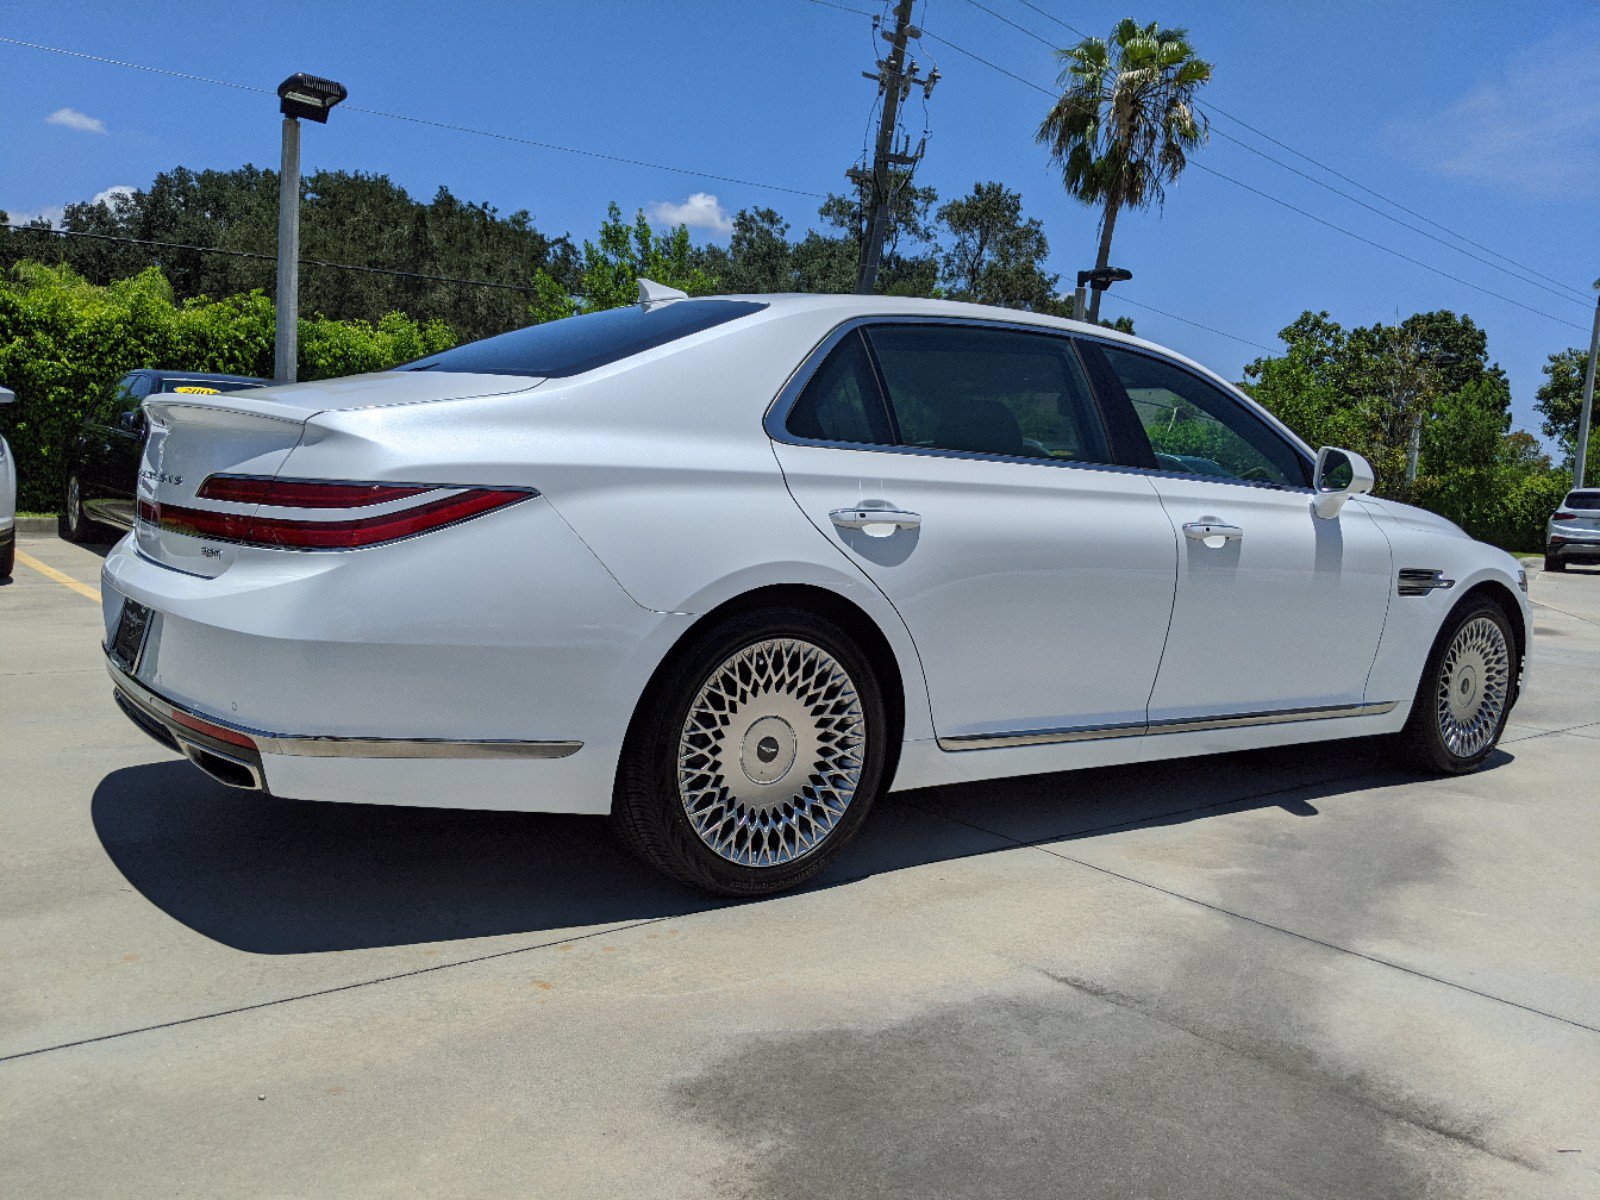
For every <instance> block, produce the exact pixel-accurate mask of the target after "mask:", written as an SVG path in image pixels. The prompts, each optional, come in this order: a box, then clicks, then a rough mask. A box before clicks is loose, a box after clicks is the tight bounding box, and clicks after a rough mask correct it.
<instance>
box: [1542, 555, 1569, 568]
mask: <svg viewBox="0 0 1600 1200" xmlns="http://www.w3.org/2000/svg"><path fill="white" fill-rule="evenodd" d="M1544 569H1545V570H1546V571H1565V570H1566V569H1567V564H1566V563H1565V562H1564V561H1562V560H1561V559H1559V558H1553V557H1551V556H1550V555H1548V554H1546V555H1545V556H1544Z"/></svg>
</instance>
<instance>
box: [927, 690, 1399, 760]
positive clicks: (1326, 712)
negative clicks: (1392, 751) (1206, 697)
mask: <svg viewBox="0 0 1600 1200" xmlns="http://www.w3.org/2000/svg"><path fill="white" fill-rule="evenodd" d="M1399 703H1400V702H1399V701H1398V700H1385V701H1380V702H1378V703H1375V704H1328V705H1323V706H1321V707H1317V708H1283V709H1277V710H1275V711H1273V712H1254V713H1237V714H1235V715H1232V716H1225V717H1186V718H1184V719H1182V720H1178V721H1156V722H1150V723H1147V722H1144V721H1138V722H1134V723H1132V724H1128V725H1085V726H1080V727H1079V728H1076V729H1040V730H1036V731H1030V732H1027V733H993V734H975V735H971V736H967V737H953V738H940V739H939V749H941V750H1000V749H1005V748H1008V747H1012V746H1047V745H1051V744H1054V743H1058V742H1097V741H1102V740H1104V739H1106V738H1120V737H1154V736H1156V735H1157V734H1164V733H1199V732H1202V731H1204V730H1208V729H1239V728H1242V727H1245V726H1249V725H1287V724H1291V723H1293V722H1296V721H1326V720H1329V719H1331V718H1334V717H1376V716H1382V715H1383V714H1384V713H1386V712H1393V711H1394V710H1395V708H1397V707H1398V706H1399Z"/></svg>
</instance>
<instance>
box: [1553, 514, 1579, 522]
mask: <svg viewBox="0 0 1600 1200" xmlns="http://www.w3.org/2000/svg"><path fill="white" fill-rule="evenodd" d="M1550 519H1551V520H1552V521H1576V520H1577V519H1578V514H1577V513H1552V514H1551V515H1550Z"/></svg>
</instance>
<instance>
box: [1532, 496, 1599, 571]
mask: <svg viewBox="0 0 1600 1200" xmlns="http://www.w3.org/2000/svg"><path fill="white" fill-rule="evenodd" d="M1569 562H1590V563H1600V488H1579V489H1578V490H1577V491H1574V492H1568V493H1567V498H1566V499H1565V500H1563V501H1562V502H1561V507H1560V508H1558V509H1556V511H1555V512H1553V513H1551V514H1550V520H1549V521H1548V522H1547V523H1546V524H1545V531H1544V569H1545V570H1546V571H1565V570H1566V569H1567V564H1568V563H1569Z"/></svg>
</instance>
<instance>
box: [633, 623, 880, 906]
mask: <svg viewBox="0 0 1600 1200" xmlns="http://www.w3.org/2000/svg"><path fill="white" fill-rule="evenodd" d="M693 638H694V640H693V642H692V643H691V644H690V645H689V646H687V647H686V648H685V649H684V650H683V651H682V652H681V653H678V654H675V655H674V658H673V659H672V661H671V662H670V663H669V664H668V665H667V666H666V667H665V668H664V669H663V671H662V672H661V674H660V675H659V676H658V677H657V678H656V679H655V680H654V681H652V683H651V686H650V688H649V689H648V690H647V691H646V693H645V696H644V698H643V699H642V700H641V701H640V704H639V709H638V712H637V713H636V715H635V717H634V721H633V727H632V728H631V729H630V730H629V733H628V739H627V742H626V744H625V745H624V746H623V750H622V755H621V760H620V762H619V764H618V768H617V783H616V791H615V794H614V796H613V799H612V807H611V825H612V828H613V829H614V830H615V831H616V833H617V836H618V837H619V839H620V840H621V841H622V842H623V844H624V845H625V846H626V847H627V848H628V849H629V850H630V851H632V852H633V853H634V854H635V855H637V856H638V857H639V858H641V859H643V860H644V861H645V862H647V863H649V864H650V865H651V866H653V867H655V868H656V869H657V870H658V871H661V872H662V873H663V874H665V875H667V876H669V877H671V878H672V879H675V880H677V881H678V882H680V883H684V884H688V885H689V886H691V887H696V888H700V889H702V890H705V891H708V892H714V893H717V894H718V895H723V896H740V897H752V896H765V895H770V894H772V893H774V892H781V891H785V890H787V889H789V888H793V887H798V886H799V885H800V884H802V883H805V882H806V881H807V880H809V879H811V878H813V877H814V876H815V875H816V874H817V873H818V872H820V871H821V870H823V869H824V868H825V867H826V866H827V865H828V864H829V863H830V862H832V861H833V859H834V858H835V857H836V856H837V855H838V853H839V851H840V850H842V849H843V848H844V846H845V844H846V843H847V842H849V840H850V839H851V838H852V837H853V836H854V835H855V833H856V831H857V830H858V829H860V827H861V824H862V822H863V821H865V820H866V817H867V813H868V811H869V810H870V809H871V807H872V804H873V802H874V801H875V800H876V799H877V797H878V795H879V793H880V792H881V791H882V790H883V788H884V786H885V785H886V780H885V778H884V776H885V764H886V763H887V761H888V751H889V746H888V740H889V721H888V714H887V709H886V707H885V704H884V698H883V690H882V688H881V686H880V684H879V682H878V680H877V677H876V675H875V674H874V672H873V669H872V665H871V663H870V661H869V660H868V658H867V656H866V654H865V653H863V652H862V650H861V648H860V647H859V646H858V645H857V644H856V642H855V641H854V639H852V638H851V637H850V635H849V634H848V633H846V632H845V631H844V630H843V629H841V628H840V627H839V626H838V625H836V624H834V623H833V622H832V621H829V620H827V619H826V618H824V617H820V616H818V615H817V614H815V613H812V612H808V611H806V610H804V609H798V608H782V609H767V610H762V611H758V612H749V613H740V614H737V615H735V616H732V617H730V618H729V619H727V620H726V621H722V622H718V623H717V624H716V625H715V626H714V627H712V628H710V629H707V630H705V631H704V632H702V633H698V634H696V635H693ZM774 641H781V642H785V643H801V644H802V646H801V647H800V648H792V647H791V648H790V649H781V648H780V651H779V652H778V653H773V652H772V649H771V648H769V647H766V646H765V645H764V644H765V643H769V642H774ZM805 647H809V648H811V649H814V650H817V651H820V652H821V656H820V657H819V656H811V657H809V658H805V657H794V656H793V655H795V654H800V653H801V652H802V651H803V650H804V648H805ZM746 654H748V656H749V657H746V658H745V659H744V663H745V667H746V669H747V670H749V669H751V667H750V664H754V667H753V669H754V671H755V672H756V673H755V674H753V675H750V676H749V677H750V678H752V679H755V680H757V681H760V679H761V675H760V672H761V671H762V670H763V669H765V664H768V663H770V664H771V669H772V670H774V671H780V672H782V673H783V674H785V675H787V674H788V673H789V672H791V671H798V672H799V673H800V675H801V681H800V682H799V683H797V684H796V685H795V686H796V689H797V691H799V692H800V693H802V695H800V696H795V695H791V694H790V693H788V692H785V691H783V690H782V683H781V682H779V683H778V684H774V683H772V681H770V680H769V681H768V682H766V683H764V684H759V685H758V686H753V687H751V688H749V689H748V693H747V697H748V698H747V700H746V701H741V702H738V703H737V704H736V705H735V706H734V707H732V708H731V709H727V710H726V711H728V713H729V718H731V720H730V719H722V720H721V721H720V723H718V722H717V721H714V720H713V721H709V722H708V714H711V715H712V716H714V715H715V714H714V712H713V709H714V708H715V705H712V704H711V702H710V700H708V701H707V702H706V703H704V704H701V703H700V702H701V698H702V692H703V691H706V690H707V689H712V688H714V687H715V686H716V685H715V684H714V683H713V680H714V679H718V680H728V679H730V678H732V676H730V675H726V674H724V673H723V672H724V670H725V668H727V667H728V666H729V664H730V663H732V662H733V661H734V660H735V658H736V656H742V655H746ZM763 654H764V655H766V657H764V658H763V657H762V655H763ZM825 660H831V661H825ZM835 668H836V669H837V670H835ZM806 672H810V674H809V675H807V674H806ZM840 673H842V675H843V677H844V681H843V682H841V681H840V678H839V674H840ZM763 689H765V690H763ZM808 689H816V690H814V691H810V692H808ZM807 694H809V695H810V696H811V697H813V698H812V699H810V700H808V699H806V698H805V695H807ZM707 695H708V696H709V697H710V698H711V699H712V700H714V699H715V698H716V696H717V693H712V692H709V691H708V692H707ZM764 696H765V697H772V696H777V697H779V700H781V702H782V703H783V704H792V705H799V706H801V708H802V709H803V710H804V713H805V714H808V716H807V717H806V719H808V720H815V721H816V722H817V724H816V726H815V727H812V726H807V725H806V724H805V722H804V721H803V720H800V719H798V718H797V719H796V721H795V725H796V726H797V728H798V732H797V731H796V729H795V728H791V727H790V724H789V722H788V721H786V720H784V719H783V718H782V717H774V716H770V715H761V714H762V713H763V711H766V712H770V711H771V708H770V707H766V708H765V709H764V706H766V705H768V703H769V702H768V701H767V700H763V699H761V697H764ZM822 697H831V698H830V699H829V700H828V702H827V703H826V704H823V703H821V698H822ZM771 703H778V701H777V700H774V701H771ZM697 704H700V707H699V708H698V710H697ZM786 711H788V710H786ZM793 711H795V712H797V711H800V710H799V709H796V710H793ZM692 714H695V715H696V720H697V723H696V725H695V726H694V727H693V728H691V727H690V719H691V715H692ZM857 714H859V718H860V719H859V722H857V720H856V717H857ZM791 715H793V712H791ZM746 717H749V718H751V723H750V724H749V725H748V727H747V728H746V730H745V731H744V733H743V734H729V735H727V736H728V741H730V742H731V741H732V739H733V738H734V737H739V738H741V742H740V745H741V750H740V758H739V759H738V760H736V761H735V763H734V764H733V765H732V766H730V767H729V768H728V769H729V771H730V775H729V776H728V777H726V778H725V777H724V776H723V775H722V774H721V773H720V772H719V771H718V770H717V767H719V766H723V765H726V764H723V763H722V761H721V759H720V758H719V757H718V756H717V754H716V753H714V752H713V750H712V749H707V750H706V751H705V753H704V754H702V755H700V756H699V759H698V761H699V762H701V763H702V764H704V769H703V770H700V771H698V772H693V773H686V777H685V784H684V785H680V779H679V752H680V743H683V744H690V745H700V746H713V747H718V748H721V749H722V750H727V749H731V747H730V746H728V745H726V744H725V743H723V742H722V741H721V737H722V734H721V731H722V730H723V729H731V728H732V725H733V724H737V723H743V721H744V718H746ZM774 721H775V722H777V725H772V724H763V722H774ZM758 726H760V727H761V728H759V729H758V728H757V727H758ZM780 726H781V728H780ZM819 729H820V730H822V732H821V733H820V734H818V733H817V730H819ZM846 729H847V730H848V731H849V732H847V733H841V731H842V730H846ZM857 729H859V731H860V733H859V746H857V744H856V743H857V735H856V733H855V732H854V731H855V730H857ZM763 730H767V731H770V732H772V733H775V734H777V735H778V736H779V737H782V738H784V740H785V742H784V744H783V745H782V746H779V743H778V741H777V738H776V737H771V736H762V733H763ZM784 730H788V732H787V733H785V732H784ZM818 737H820V738H821V740H820V741H819V740H817V739H818ZM686 739H689V740H687V741H686ZM830 742H831V743H832V745H831V746H830V745H828V743H830ZM773 746H778V747H779V748H778V749H777V750H775V751H774V752H773V754H774V757H773V758H770V759H769V758H767V757H766V754H767V751H768V749H769V748H770V747H773ZM807 746H815V747H816V752H815V754H811V753H807V751H806V747H807ZM844 746H848V747H850V748H851V749H849V750H848V751H841V750H840V749H839V747H844ZM752 750H753V752H754V754H755V755H757V756H759V762H756V761H754V760H753V759H752V758H750V757H749V755H750V754H751V752H752ZM857 753H859V773H858V774H856V775H855V783H854V787H853V789H851V790H849V794H848V795H846V796H844V803H843V806H842V812H841V811H839V806H838V805H833V806H829V805H826V804H824V802H823V800H822V798H821V796H820V794H819V786H818V783H819V781H820V780H822V779H823V777H822V776H821V775H820V774H818V773H816V771H815V770H812V771H809V772H808V771H805V770H804V768H805V767H806V766H807V765H809V766H811V767H813V768H816V767H819V766H821V765H822V764H823V758H822V756H824V755H829V754H831V755H833V756H834V758H833V761H834V763H835V764H836V765H837V764H841V763H846V762H848V763H854V762H855V761H856V754H857ZM783 755H787V762H788V763H789V765H788V766H787V767H783V766H782V765H781V764H782V763H783V762H784V761H785V760H784V758H783V757H782V756H783ZM803 760H809V762H807V761H803ZM687 761H690V762H691V763H693V762H694V761H696V760H695V759H694V758H693V757H691V758H690V759H689V760H687ZM740 763H748V764H749V766H741V765H740ZM766 763H773V764H775V765H774V766H772V767H771V768H765V767H763V766H762V764H766ZM751 768H754V769H755V770H756V772H757V774H760V773H762V772H763V771H767V770H770V771H777V772H778V774H777V776H776V778H774V779H773V780H771V781H766V782H759V781H757V780H756V778H755V777H754V776H752V775H751V774H750V769H751ZM853 769H854V768H853V767H851V768H850V770H853ZM690 771H691V772H692V767H691V769H690ZM732 771H742V772H743V774H742V775H738V776H736V775H732V774H731V772H732ZM848 776H849V770H847V771H846V774H845V778H846V779H848ZM728 780H731V781H732V783H733V784H734V785H735V786H737V787H740V788H743V789H745V791H746V792H749V793H752V794H755V795H757V796H758V797H759V799H757V800H751V801H750V806H748V807H741V806H742V805H743V804H744V801H743V800H742V799H741V798H740V797H739V796H737V795H736V794H734V793H733V792H730V791H729V790H728V787H727V786H724V784H725V783H726V782H727V781H728ZM684 786H688V787H689V788H691V789H693V788H695V787H698V788H699V790H698V793H689V792H685V791H684ZM768 788H770V789H771V790H770V791H768V790H766V789H768ZM823 790H825V789H823ZM843 790H844V789H840V791H835V792H828V794H830V795H833V796H835V797H837V796H839V795H840V792H842V791H843ZM686 795H689V796H690V799H688V800H686V799H685V796H686ZM719 796H720V797H721V798H720V799H716V798H715V797H719ZM691 805H695V806H696V812H697V814H698V815H699V817H700V820H701V823H702V824H703V825H705V826H706V827H708V829H709V830H710V832H708V833H707V834H706V835H704V836H703V835H702V834H701V833H700V832H698V831H697V829H696V824H695V822H694V821H693V820H691V817H690V812H689V808H690V806H691ZM761 805H772V806H774V808H770V809H768V808H763V807H760V806H761ZM785 805H786V806H787V807H784V806H785ZM772 812H778V813H783V814H786V815H787V816H788V817H789V818H790V819H788V820H785V821H775V823H774V824H773V825H771V826H764V824H763V823H764V822H766V821H767V820H768V819H769V816H770V814H771V813H772ZM752 813H754V814H756V816H755V818H754V819H751V820H749V821H748V822H745V821H739V820H736V819H735V817H736V816H738V815H743V816H749V815H750V814H752ZM802 822H804V823H805V826H806V829H807V832H808V833H810V834H812V835H815V840H814V841H813V842H812V843H811V844H810V845H809V847H808V846H806V844H805V838H804V836H802V835H801V834H800V832H799V830H800V826H801V823H802ZM818 822H826V825H825V826H822V827H821V828H820V829H819V824H818ZM757 830H760V832H754V831H757ZM730 831H731V832H730ZM712 837H722V838H724V839H725V840H724V841H723V848H724V851H725V853H724V852H719V851H718V850H717V849H714V848H713V846H712V844H711V841H710V840H708V839H709V838H712ZM741 837H742V838H743V839H744V840H743V842H740V840H739V839H740V838H741ZM735 854H737V855H739V856H741V857H748V856H750V855H758V856H759V855H762V854H764V855H766V856H767V857H770V858H772V859H773V861H771V862H769V863H767V864H765V865H752V864H750V863H748V862H741V861H737V860H736V859H735V858H734V857H730V855H735Z"/></svg>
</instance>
